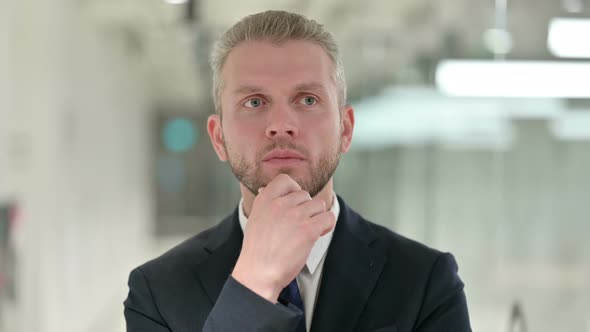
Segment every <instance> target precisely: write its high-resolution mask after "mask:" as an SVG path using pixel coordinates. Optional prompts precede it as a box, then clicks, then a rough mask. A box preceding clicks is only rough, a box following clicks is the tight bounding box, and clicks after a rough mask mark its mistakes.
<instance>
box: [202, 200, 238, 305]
mask: <svg viewBox="0 0 590 332" xmlns="http://www.w3.org/2000/svg"><path fill="white" fill-rule="evenodd" d="M242 239H243V234H242V229H241V228H240V225H239V221H238V210H237V208H236V209H235V211H234V213H233V214H232V215H231V216H229V217H227V218H226V219H225V220H224V221H222V222H221V224H220V225H219V227H218V228H217V229H216V230H215V231H213V233H212V234H211V238H210V240H209V241H208V242H207V244H206V245H205V250H207V251H208V252H209V253H210V256H209V257H208V258H207V259H206V260H205V261H204V262H202V263H201V264H199V265H198V267H197V269H196V270H197V274H198V277H199V280H200V281H201V284H202V285H203V288H204V289H205V292H206V293H207V295H208V296H209V299H210V300H211V303H212V304H215V302H216V301H217V298H218V297H219V293H221V289H222V288H223V285H224V284H225V282H226V280H227V278H228V277H229V275H230V274H231V272H232V270H233V268H234V265H235V263H236V261H237V259H238V256H239V255H240V250H241V248H242Z"/></svg>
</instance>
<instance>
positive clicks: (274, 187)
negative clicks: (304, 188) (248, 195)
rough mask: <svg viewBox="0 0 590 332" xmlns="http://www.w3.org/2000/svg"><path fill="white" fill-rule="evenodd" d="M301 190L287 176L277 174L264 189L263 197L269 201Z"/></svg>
mask: <svg viewBox="0 0 590 332" xmlns="http://www.w3.org/2000/svg"><path fill="white" fill-rule="evenodd" d="M299 190H301V186H299V184H298V183H297V182H296V181H295V180H293V179H292V178H291V177H290V176H289V175H287V174H283V173H281V174H279V175H277V176H276V177H275V178H274V179H272V180H271V181H270V182H269V183H268V185H267V186H266V187H265V188H264V195H265V196H266V197H268V198H270V199H273V198H278V197H282V196H285V195H287V194H290V193H292V192H294V191H299Z"/></svg>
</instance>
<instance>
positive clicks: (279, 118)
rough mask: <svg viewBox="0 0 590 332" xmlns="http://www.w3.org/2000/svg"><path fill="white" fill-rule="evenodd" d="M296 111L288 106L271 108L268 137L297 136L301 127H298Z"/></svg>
mask: <svg viewBox="0 0 590 332" xmlns="http://www.w3.org/2000/svg"><path fill="white" fill-rule="evenodd" d="M294 112H295V111H294V110H291V109H290V108H289V107H287V106H282V107H275V108H273V109H271V110H270V112H269V119H268V125H267V127H266V137H268V138H275V139H276V138H280V137H289V138H296V137H297V136H298V135H299V128H298V127H297V121H296V118H295V114H294Z"/></svg>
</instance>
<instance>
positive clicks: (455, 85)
mask: <svg viewBox="0 0 590 332" xmlns="http://www.w3.org/2000/svg"><path fill="white" fill-rule="evenodd" d="M436 84H437V87H438V88H439V89H440V90H441V91H442V92H443V93H446V94H448V95H453V96H467V97H523V98H590V62H581V61H578V62H556V61H553V62H550V61H477V60H444V61H442V62H441V63H439V65H438V67H437V69H436Z"/></svg>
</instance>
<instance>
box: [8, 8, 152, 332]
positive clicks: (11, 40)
mask: <svg viewBox="0 0 590 332" xmlns="http://www.w3.org/2000/svg"><path fill="white" fill-rule="evenodd" d="M78 6H79V2H78V1H67V0H55V1H33V0H19V1H7V2H2V3H1V4H0V22H2V23H0V30H1V31H2V34H0V50H1V51H2V52H0V53H1V55H0V71H1V72H2V75H0V93H1V95H0V96H1V98H0V102H1V103H2V104H0V143H1V145H0V156H2V159H0V183H1V185H0V199H2V197H7V196H13V197H15V198H17V199H18V201H19V203H20V205H21V208H22V220H21V223H20V227H19V228H18V229H17V232H16V233H15V236H16V237H15V240H16V250H17V259H18V265H17V273H18V288H17V297H18V301H17V303H14V304H10V305H4V306H2V309H1V310H0V314H1V315H3V316H4V317H3V318H4V319H2V320H0V324H3V325H4V326H2V325H0V331H13V332H21V331H22V332H29V331H40V332H44V331H47V332H53V331H56V332H57V331H90V332H92V331H117V330H121V331H122V330H124V325H123V317H122V309H123V307H122V301H123V300H124V299H125V296H126V292H127V287H126V279H127V275H128V273H129V271H130V269H131V268H132V267H133V266H134V265H136V264H137V262H138V261H142V260H143V259H145V257H144V255H145V254H144V252H145V251H146V249H147V248H148V245H149V242H148V240H149V235H150V225H151V220H150V218H151V215H150V205H149V196H148V195H149V178H148V174H147V171H148V169H149V167H146V165H149V160H150V159H149V143H150V138H149V137H148V129H149V118H150V102H149V98H148V96H147V94H146V91H145V86H144V82H143V79H142V76H141V74H140V68H139V67H138V65H137V59H134V58H132V57H131V56H130V55H127V54H126V53H125V50H124V48H123V47H122V45H121V44H117V43H115V41H113V40H110V39H109V37H108V36H107V35H106V34H105V33H104V32H100V31H96V30H95V29H93V26H92V24H91V21H89V20H87V19H86V18H84V17H83V16H80V12H79V9H78V8H79V7H78ZM5 73H8V74H5ZM12 145H16V150H17V151H16V154H15V153H13V152H11V151H12V150H15V148H14V147H12ZM9 152H10V153H9ZM7 155H8V156H7Z"/></svg>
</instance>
